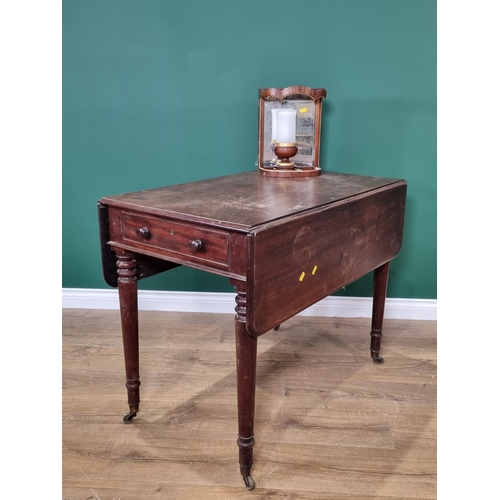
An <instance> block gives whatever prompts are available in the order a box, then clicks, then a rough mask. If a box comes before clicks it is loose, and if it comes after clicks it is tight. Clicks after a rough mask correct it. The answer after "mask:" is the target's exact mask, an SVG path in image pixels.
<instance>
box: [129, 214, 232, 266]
mask: <svg viewBox="0 0 500 500" xmlns="http://www.w3.org/2000/svg"><path fill="white" fill-rule="evenodd" d="M121 231H122V241H123V243H125V244H128V245H130V244H132V245H133V246H136V247H138V248H145V249H155V250H161V251H162V252H161V254H162V255H166V256H169V255H171V256H173V257H177V258H178V259H180V260H182V261H185V260H187V261H190V262H200V263H215V264H218V265H219V266H223V267H228V245H229V236H228V234H227V233H225V232H224V231H217V230H212V229H207V228H204V227H199V226H197V225H190V224H180V223H177V222H172V221H170V220H168V219H161V218H156V217H149V216H144V215H140V214H135V213H127V212H122V214H121Z"/></svg>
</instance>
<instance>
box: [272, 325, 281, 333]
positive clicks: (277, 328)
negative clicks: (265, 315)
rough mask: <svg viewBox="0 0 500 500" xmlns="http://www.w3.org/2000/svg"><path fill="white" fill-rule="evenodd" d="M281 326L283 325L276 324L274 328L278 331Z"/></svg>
mask: <svg viewBox="0 0 500 500" xmlns="http://www.w3.org/2000/svg"><path fill="white" fill-rule="evenodd" d="M280 326H281V325H278V326H275V327H274V328H273V330H274V331H275V332H277V331H278V330H279V329H280Z"/></svg>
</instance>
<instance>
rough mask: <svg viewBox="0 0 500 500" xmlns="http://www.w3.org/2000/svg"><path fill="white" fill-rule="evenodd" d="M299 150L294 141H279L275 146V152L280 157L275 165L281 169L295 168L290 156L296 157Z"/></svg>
mask: <svg viewBox="0 0 500 500" xmlns="http://www.w3.org/2000/svg"><path fill="white" fill-rule="evenodd" d="M298 150H299V149H298V148H297V144H295V143H294V142H277V143H276V146H274V154H275V155H276V156H277V157H278V161H277V162H276V164H275V167H276V168H277V169H279V170H290V169H293V168H295V163H293V162H292V161H290V158H292V157H294V156H295V155H296V154H297V151H298Z"/></svg>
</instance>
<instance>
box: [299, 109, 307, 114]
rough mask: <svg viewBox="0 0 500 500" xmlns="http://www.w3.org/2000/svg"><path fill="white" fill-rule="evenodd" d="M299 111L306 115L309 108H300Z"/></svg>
mask: <svg viewBox="0 0 500 500" xmlns="http://www.w3.org/2000/svg"><path fill="white" fill-rule="evenodd" d="M299 111H300V112H301V113H305V112H306V111H307V108H300V109H299Z"/></svg>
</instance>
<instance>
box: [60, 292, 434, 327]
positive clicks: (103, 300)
mask: <svg viewBox="0 0 500 500" xmlns="http://www.w3.org/2000/svg"><path fill="white" fill-rule="evenodd" d="M235 296H236V294H233V293H215V292H170V291H150V290H139V292H138V297H139V310H141V311H178V312H208V313H231V314H232V313H234V308H235V305H236V304H235V301H234V299H235ZM62 307H63V308H67V309H118V308H119V304H118V290H116V289H108V290H106V289H92V288H63V290H62ZM371 315H372V299H371V298H367V297H337V296H330V297H326V298H325V299H323V300H321V301H319V302H317V303H316V304H314V305H313V306H311V307H309V308H307V309H306V310H304V311H302V312H301V313H300V314H299V316H327V317H337V318H371ZM384 317H385V318H387V319H407V320H431V321H436V320H437V300H434V299H392V298H390V297H388V298H387V299H386V301H385V314H384Z"/></svg>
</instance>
